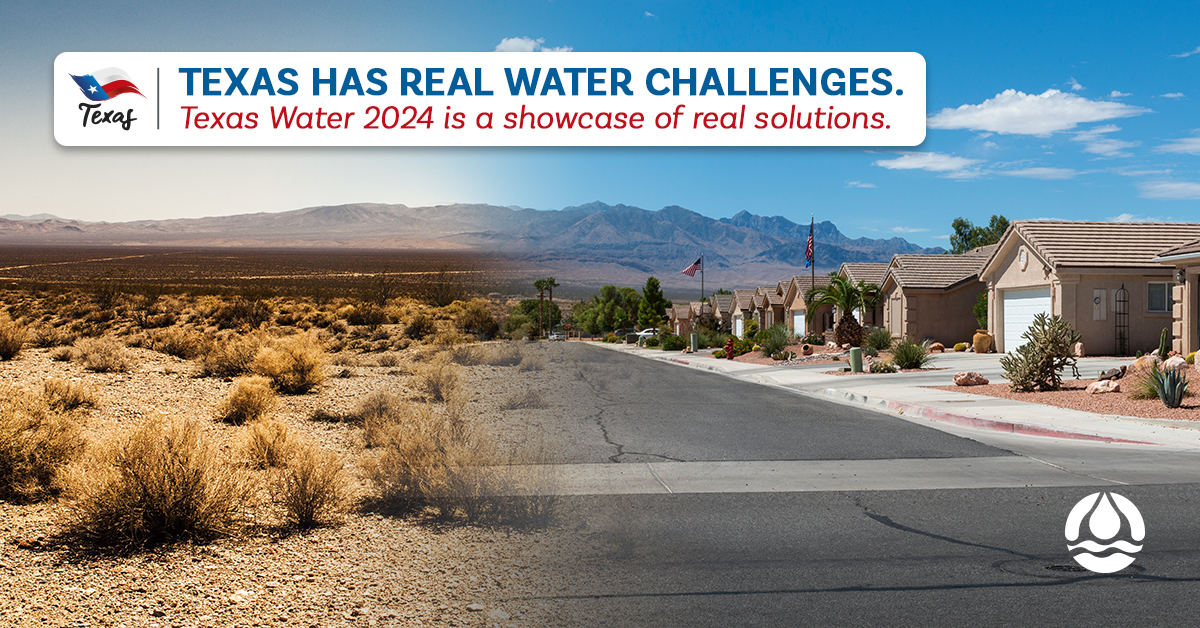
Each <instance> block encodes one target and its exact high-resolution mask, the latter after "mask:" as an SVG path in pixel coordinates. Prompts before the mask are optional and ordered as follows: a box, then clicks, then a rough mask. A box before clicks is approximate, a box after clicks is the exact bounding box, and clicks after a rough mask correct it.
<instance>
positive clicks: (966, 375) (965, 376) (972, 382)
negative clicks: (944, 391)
mask: <svg viewBox="0 0 1200 628" xmlns="http://www.w3.org/2000/svg"><path fill="white" fill-rule="evenodd" d="M987 383H988V380H987V378H986V377H984V376H983V375H982V374H980V373H976V372H975V371H962V372H959V373H955V374H954V385H955V386H986V385H987Z"/></svg>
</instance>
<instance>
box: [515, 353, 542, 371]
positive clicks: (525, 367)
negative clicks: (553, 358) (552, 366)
mask: <svg viewBox="0 0 1200 628" xmlns="http://www.w3.org/2000/svg"><path fill="white" fill-rule="evenodd" d="M544 368H546V356H544V355H537V354H535V353H526V354H525V355H524V357H522V358H521V363H520V364H518V365H517V370H518V371H520V372H522V373H528V372H530V371H540V370H542V369H544Z"/></svg>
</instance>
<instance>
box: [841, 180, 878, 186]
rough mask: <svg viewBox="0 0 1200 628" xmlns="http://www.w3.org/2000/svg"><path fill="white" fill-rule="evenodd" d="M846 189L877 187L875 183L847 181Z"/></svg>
mask: <svg viewBox="0 0 1200 628" xmlns="http://www.w3.org/2000/svg"><path fill="white" fill-rule="evenodd" d="M846 187H848V188H873V187H876V185H875V184H874V183H865V182H863V181H847V182H846Z"/></svg>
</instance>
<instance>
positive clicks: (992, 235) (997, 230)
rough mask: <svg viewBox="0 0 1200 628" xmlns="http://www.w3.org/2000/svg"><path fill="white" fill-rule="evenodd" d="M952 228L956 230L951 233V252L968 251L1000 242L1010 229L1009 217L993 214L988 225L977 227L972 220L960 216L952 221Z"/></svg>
mask: <svg viewBox="0 0 1200 628" xmlns="http://www.w3.org/2000/svg"><path fill="white" fill-rule="evenodd" d="M950 228H951V230H953V231H954V233H953V234H951V235H950V252H951V253H956V254H957V253H966V252H967V251H970V250H971V249H975V248H979V247H981V246H987V245H989V244H995V243H997V242H999V241H1000V238H1001V237H1003V236H1004V232H1005V231H1007V230H1008V219H1007V218H1005V217H1004V216H997V215H994V214H993V215H992V219H991V220H990V221H988V226H986V227H976V226H975V225H973V224H971V221H970V220H967V219H966V218H962V217H959V218H955V219H954V222H952V223H950Z"/></svg>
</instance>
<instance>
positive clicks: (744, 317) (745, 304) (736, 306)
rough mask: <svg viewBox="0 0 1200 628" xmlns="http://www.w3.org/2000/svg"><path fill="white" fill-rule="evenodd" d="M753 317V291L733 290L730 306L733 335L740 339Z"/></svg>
mask: <svg viewBox="0 0 1200 628" xmlns="http://www.w3.org/2000/svg"><path fill="white" fill-rule="evenodd" d="M753 316H754V290H734V291H733V303H732V304H731V305H730V319H731V320H732V326H731V327H730V329H732V330H733V335H735V336H737V337H738V338H741V337H742V336H743V335H744V334H745V333H746V324H747V323H749V322H750V320H751V319H752V317H753Z"/></svg>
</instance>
